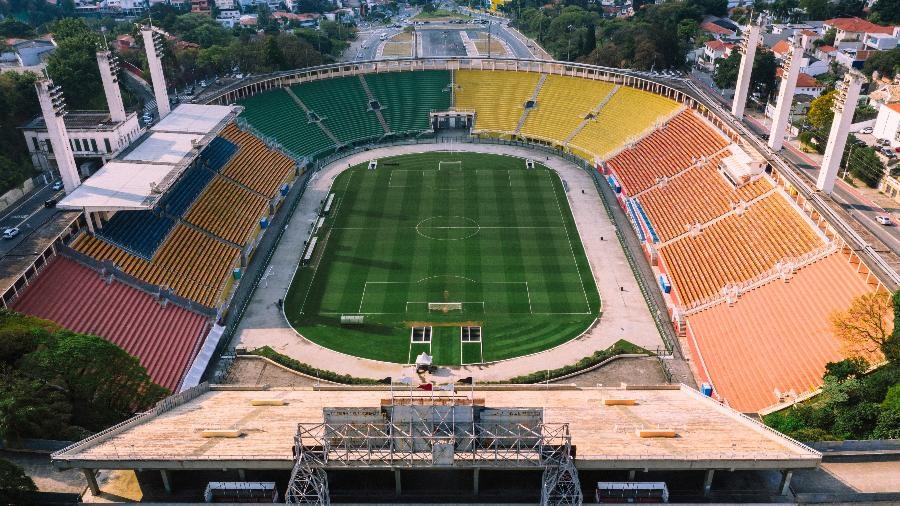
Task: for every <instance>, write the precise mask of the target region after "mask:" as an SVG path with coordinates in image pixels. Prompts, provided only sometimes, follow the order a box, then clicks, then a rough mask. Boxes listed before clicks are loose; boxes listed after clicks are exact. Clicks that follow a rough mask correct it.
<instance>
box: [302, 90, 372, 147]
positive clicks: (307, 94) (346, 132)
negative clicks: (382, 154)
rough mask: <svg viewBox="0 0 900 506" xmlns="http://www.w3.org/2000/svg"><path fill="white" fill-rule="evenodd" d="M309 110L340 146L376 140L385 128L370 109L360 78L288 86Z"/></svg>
mask: <svg viewBox="0 0 900 506" xmlns="http://www.w3.org/2000/svg"><path fill="white" fill-rule="evenodd" d="M291 90H292V91H293V92H294V93H295V94H296V95H297V96H298V97H299V98H300V100H302V101H303V103H304V104H306V107H308V108H309V109H310V110H311V111H313V112H314V113H316V114H318V115H319V117H321V118H324V119H323V120H322V124H323V125H325V127H326V128H328V130H330V131H331V133H333V134H334V135H335V137H337V138H338V140H340V141H341V142H343V143H348V144H349V143H353V142H357V141H362V140H366V139H378V138H379V137H381V136H383V135H384V133H385V132H384V128H382V127H381V123H379V122H378V116H376V115H375V112H374V111H371V110H369V98H368V96H367V95H366V90H364V89H363V87H362V83H360V82H359V78H358V77H356V76H353V77H339V78H335V79H323V80H321V81H311V82H308V83H303V84H298V85H295V86H291Z"/></svg>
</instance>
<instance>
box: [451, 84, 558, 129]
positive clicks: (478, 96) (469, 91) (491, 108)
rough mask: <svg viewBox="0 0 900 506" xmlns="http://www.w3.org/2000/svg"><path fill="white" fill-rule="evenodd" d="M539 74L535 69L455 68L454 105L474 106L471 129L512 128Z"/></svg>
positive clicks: (531, 92)
mask: <svg viewBox="0 0 900 506" xmlns="http://www.w3.org/2000/svg"><path fill="white" fill-rule="evenodd" d="M540 77H541V76H540V74H538V73H535V72H512V71H508V70H497V71H483V70H459V71H457V72H456V81H455V84H456V91H455V101H456V107H457V108H460V109H475V130H491V131H498V132H512V131H514V130H515V129H516V126H518V124H519V118H521V117H522V111H524V110H525V102H526V101H527V100H528V99H530V98H531V95H532V94H533V93H534V89H535V86H537V82H538V80H539V79H540Z"/></svg>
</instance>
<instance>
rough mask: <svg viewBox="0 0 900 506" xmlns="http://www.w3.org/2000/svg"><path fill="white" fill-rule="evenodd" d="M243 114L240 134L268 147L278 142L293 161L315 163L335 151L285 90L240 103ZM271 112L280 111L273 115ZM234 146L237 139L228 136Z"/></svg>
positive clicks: (247, 99) (333, 144) (331, 143)
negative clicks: (313, 161)
mask: <svg viewBox="0 0 900 506" xmlns="http://www.w3.org/2000/svg"><path fill="white" fill-rule="evenodd" d="M240 104H241V105H243V106H244V112H243V113H242V114H241V116H240V117H239V118H238V123H240V124H243V123H244V122H246V125H247V126H245V127H242V128H241V130H244V131H246V132H250V133H252V134H253V135H255V136H256V137H258V138H259V139H264V140H265V141H264V142H266V143H267V144H271V143H272V140H271V139H275V140H277V142H278V144H280V145H281V146H282V148H283V149H284V150H286V151H287V152H289V153H291V157H292V158H295V159H302V158H304V157H306V158H310V159H315V158H316V157H317V156H320V155H322V154H324V153H327V152H329V151H333V150H334V148H335V142H334V141H333V140H332V139H331V138H329V137H328V136H327V135H326V134H325V132H324V130H322V129H321V128H320V127H319V125H317V124H315V123H311V122H310V121H309V116H308V115H307V114H306V112H305V111H304V109H303V108H301V107H300V105H299V104H297V103H296V101H294V100H293V99H292V98H291V96H290V94H289V93H287V91H286V90H284V89H279V90H274V91H272V92H270V93H260V94H258V95H254V96H252V97H248V98H246V99H244V100H242V101H241V102H240ZM272 111H278V113H277V114H272ZM226 137H228V138H229V139H230V140H232V142H234V140H235V139H234V136H226Z"/></svg>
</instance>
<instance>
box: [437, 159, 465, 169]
mask: <svg viewBox="0 0 900 506" xmlns="http://www.w3.org/2000/svg"><path fill="white" fill-rule="evenodd" d="M438 170H462V160H456V161H444V160H441V161H439V162H438Z"/></svg>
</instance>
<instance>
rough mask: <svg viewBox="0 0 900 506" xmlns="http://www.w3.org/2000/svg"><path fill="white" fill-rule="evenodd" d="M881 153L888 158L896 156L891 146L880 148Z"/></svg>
mask: <svg viewBox="0 0 900 506" xmlns="http://www.w3.org/2000/svg"><path fill="white" fill-rule="evenodd" d="M881 153H882V154H883V155H884V156H886V157H888V158H896V157H897V154H896V153H894V150H893V149H891V148H881Z"/></svg>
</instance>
